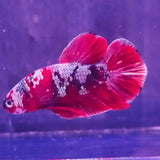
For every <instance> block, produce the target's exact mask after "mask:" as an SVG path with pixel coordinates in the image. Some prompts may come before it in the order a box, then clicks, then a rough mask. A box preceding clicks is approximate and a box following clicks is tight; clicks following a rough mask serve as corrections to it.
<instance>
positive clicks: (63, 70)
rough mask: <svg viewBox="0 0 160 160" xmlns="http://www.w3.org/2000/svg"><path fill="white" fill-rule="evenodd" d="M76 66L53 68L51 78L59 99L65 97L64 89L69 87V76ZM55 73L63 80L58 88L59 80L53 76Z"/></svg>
mask: <svg viewBox="0 0 160 160" xmlns="http://www.w3.org/2000/svg"><path fill="white" fill-rule="evenodd" d="M75 67H76V65H72V64H68V63H65V64H57V65H54V66H53V73H52V78H53V80H54V83H55V85H56V87H57V89H58V96H59V97H64V96H66V88H67V86H69V85H70V84H69V82H68V80H70V82H71V81H72V80H73V78H72V76H71V74H72V73H73V71H74V69H75ZM55 72H57V73H58V74H59V75H60V77H61V78H62V79H64V82H63V85H62V86H60V83H61V80H60V79H59V77H58V75H54V73H55Z"/></svg>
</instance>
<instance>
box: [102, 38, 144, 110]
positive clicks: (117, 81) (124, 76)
mask: <svg viewBox="0 0 160 160" xmlns="http://www.w3.org/2000/svg"><path fill="white" fill-rule="evenodd" d="M102 63H105V64H106V65H107V72H108V77H107V80H106V84H107V86H108V88H109V89H110V91H112V92H114V93H115V94H116V95H118V96H120V97H121V98H122V100H123V101H125V102H126V103H129V102H131V101H132V100H133V99H134V98H135V96H136V95H138V93H139V91H140V89H141V88H142V86H143V84H144V81H145V77H146V75H147V67H146V65H145V63H144V62H143V60H142V59H141V57H140V55H139V54H138V51H137V50H136V49H135V47H134V45H133V44H132V43H131V42H130V41H128V40H126V39H123V38H120V39H116V40H115V41H113V42H112V43H111V44H110V45H109V47H108V49H107V52H106V55H105V58H104V60H103V61H102ZM116 109H120V108H116Z"/></svg>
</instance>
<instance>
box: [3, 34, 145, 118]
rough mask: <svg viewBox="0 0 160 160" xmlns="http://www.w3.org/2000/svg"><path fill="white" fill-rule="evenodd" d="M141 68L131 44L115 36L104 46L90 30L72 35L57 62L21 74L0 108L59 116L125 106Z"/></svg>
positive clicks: (138, 83) (137, 84)
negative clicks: (39, 111) (50, 112)
mask: <svg viewBox="0 0 160 160" xmlns="http://www.w3.org/2000/svg"><path fill="white" fill-rule="evenodd" d="M146 74H147V68H146V65H145V63H144V62H143V60H142V59H141V57H140V55H139V54H138V51H137V50H136V49H135V46H134V44H132V43H131V42H130V41H128V40H126V39H124V38H120V39H116V40H114V41H113V42H112V43H111V44H110V45H109V46H108V45H107V41H106V39H105V38H103V37H101V36H98V35H94V34H91V33H82V34H79V35H78V36H77V37H75V38H74V39H73V40H72V41H71V42H70V43H69V44H68V45H67V47H66V48H65V49H64V50H63V52H62V54H61V56H60V58H59V63H58V64H53V65H50V66H47V67H44V68H41V69H38V70H35V71H34V72H33V73H31V74H29V75H27V76H26V77H25V78H23V79H22V80H21V81H20V82H19V83H18V84H16V85H15V86H14V87H13V88H12V89H11V90H10V91H9V93H8V94H7V96H6V98H5V100H4V102H3V109H4V110H6V111H7V112H9V113H13V114H20V113H26V112H31V111H37V110H40V109H47V110H51V111H52V112H54V113H55V114H57V115H59V116H60V117H63V118H66V119H71V118H77V117H89V116H92V115H96V114H100V113H103V112H106V111H109V110H121V109H126V108H128V107H129V104H130V102H132V101H133V99H134V98H135V96H137V95H138V94H139V91H140V89H141V88H142V86H143V84H144V81H145V77H146Z"/></svg>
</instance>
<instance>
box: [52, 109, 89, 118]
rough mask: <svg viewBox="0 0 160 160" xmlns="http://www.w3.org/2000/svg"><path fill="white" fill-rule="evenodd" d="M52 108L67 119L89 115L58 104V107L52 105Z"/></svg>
mask: <svg viewBox="0 0 160 160" xmlns="http://www.w3.org/2000/svg"><path fill="white" fill-rule="evenodd" d="M49 109H50V108H49ZM50 110H51V111H52V112H54V113H55V114H57V115H59V116H60V117H62V118H65V119H71V118H77V117H86V116H87V115H86V114H85V113H84V112H82V111H80V110H77V109H74V108H71V107H64V106H56V107H52V108H51V109H50Z"/></svg>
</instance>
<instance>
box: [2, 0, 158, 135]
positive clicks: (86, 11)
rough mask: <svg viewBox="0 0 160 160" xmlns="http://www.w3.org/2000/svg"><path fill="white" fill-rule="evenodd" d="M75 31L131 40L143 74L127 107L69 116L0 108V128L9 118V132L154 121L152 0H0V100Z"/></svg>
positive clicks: (155, 46)
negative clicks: (145, 72)
mask: <svg viewBox="0 0 160 160" xmlns="http://www.w3.org/2000/svg"><path fill="white" fill-rule="evenodd" d="M81 32H93V33H96V34H99V35H101V36H103V37H105V38H106V39H107V41H108V43H111V41H113V40H114V39H116V38H119V37H124V38H127V39H129V40H130V41H132V42H133V43H134V44H135V45H136V47H137V49H138V51H139V53H140V54H141V56H142V58H143V59H144V61H145V62H146V64H147V67H148V76H147V79H146V83H145V85H144V87H143V89H142V91H141V92H140V95H139V96H138V97H137V98H136V99H135V100H134V102H133V103H131V107H130V108H129V109H127V110H122V111H110V112H107V113H104V114H100V115H97V116H93V117H91V118H81V119H73V120H65V119H61V118H60V117H58V116H56V115H55V114H54V113H52V112H51V111H48V110H46V111H45V110H43V111H37V112H31V113H27V114H22V115H11V114H8V113H6V112H5V111H3V110H2V108H0V132H10V123H12V125H13V130H14V132H22V131H23V132H25V131H55V130H75V129H76V130H80V129H84V130H85V129H106V128H135V127H146V126H158V125H160V118H159V113H160V94H159V92H160V80H159V79H160V71H159V69H160V54H159V52H160V49H159V48H160V1H158V0H152V1H151V0H141V1H140V0H117V1H113V0H81V1H76V0H45V1H40V0H14V1H10V0H0V103H1V104H2V101H3V99H4V97H5V96H6V94H7V92H8V91H9V90H10V89H11V88H12V87H13V86H14V85H15V84H16V83H17V82H18V81H19V80H21V79H22V78H23V77H25V76H26V75H27V74H29V73H31V72H32V71H34V70H35V69H38V68H41V67H45V66H47V65H51V64H53V63H57V62H58V57H59V56H60V54H61V52H62V50H63V49H64V47H65V46H66V45H67V44H68V43H69V41H70V40H72V38H74V37H75V36H76V35H78V34H79V33H81ZM9 120H11V121H9Z"/></svg>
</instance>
